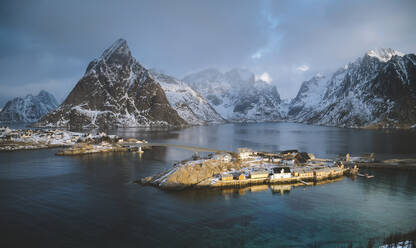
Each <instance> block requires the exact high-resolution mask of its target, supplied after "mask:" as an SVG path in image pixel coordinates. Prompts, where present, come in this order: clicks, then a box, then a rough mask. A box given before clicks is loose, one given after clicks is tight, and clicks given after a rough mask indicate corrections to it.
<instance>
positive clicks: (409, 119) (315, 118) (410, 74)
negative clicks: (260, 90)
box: [288, 49, 416, 128]
mask: <svg viewBox="0 0 416 248" xmlns="http://www.w3.org/2000/svg"><path fill="white" fill-rule="evenodd" d="M288 118H289V119H290V120H295V121H298V122H303V123H308V124H318V125H326V126H337V127H377V128H409V127H412V126H414V125H415V124H416V56H415V55H414V54H407V55H404V54H403V53H401V52H398V51H395V50H393V49H379V50H371V51H368V52H367V53H366V54H365V55H364V56H363V57H361V58H358V59H357V60H356V61H355V62H352V63H349V64H348V65H346V66H345V67H343V68H340V69H339V70H337V71H336V72H335V73H334V74H332V75H331V76H330V77H325V76H322V75H317V76H315V77H313V78H312V79H310V80H309V81H306V82H304V83H303V84H302V86H301V87H300V89H299V92H298V94H297V96H296V97H295V98H294V99H293V100H292V101H291V104H290V107H289V111H288Z"/></svg>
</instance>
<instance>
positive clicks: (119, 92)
mask: <svg viewBox="0 0 416 248" xmlns="http://www.w3.org/2000/svg"><path fill="white" fill-rule="evenodd" d="M186 124H187V123H186V121H185V120H183V119H182V118H181V117H180V116H179V115H178V113H177V112H176V110H174V109H173V108H172V107H171V105H170V103H169V101H168V99H167V98H166V95H165V93H164V91H163V89H162V88H161V86H160V84H159V83H158V82H157V81H156V80H154V78H153V77H152V76H151V75H150V73H149V71H148V70H147V69H145V68H144V67H143V66H141V65H140V64H139V63H138V62H137V61H136V60H135V59H134V58H133V57H132V55H131V52H130V50H129V48H128V46H127V42H126V41H125V40H122V39H120V40H117V41H116V42H115V43H114V44H113V45H112V46H110V47H109V48H107V49H106V50H105V51H104V53H103V54H102V55H101V57H100V58H98V59H95V60H93V61H92V62H91V63H90V64H89V65H88V68H87V70H86V72H85V75H84V76H83V77H82V78H81V80H79V82H78V83H77V84H76V86H75V87H74V88H73V89H72V91H71V92H70V94H69V95H68V97H67V98H66V99H65V101H64V102H63V103H62V104H61V105H60V106H59V108H58V109H56V110H55V111H53V112H51V113H49V114H48V115H46V116H44V117H43V118H41V120H40V121H39V122H38V123H37V125H38V126H53V127H67V128H74V129H80V128H98V127H100V128H109V127H151V126H158V127H160V126H164V127H169V126H183V125H186Z"/></svg>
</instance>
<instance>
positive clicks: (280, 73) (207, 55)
mask: <svg viewBox="0 0 416 248" xmlns="http://www.w3.org/2000/svg"><path fill="white" fill-rule="evenodd" d="M415 11H416V1H413V0H410V1H398V0H395V1H393V0H392V1H382V0H377V1H363V0H357V1H355V0H346V1H331V0H326V1H325V0H324V1H313V0H305V1H289V0H288V1H267V0H266V1H252V0H247V1H244V0H237V1H230V0H227V1H222V0H218V1H213V0H210V1H197V0H195V1H180V0H176V1H170V0H165V1H157V0H149V1H127V0H124V1H123V0H121V1H103V0H96V1H86V0H84V1H76V0H71V1H58V0H51V1H45V0H43V1H42V0H38V1H14V0H13V1H4V0H3V1H2V4H1V5H0V87H1V90H0V105H3V104H4V103H5V102H6V101H7V100H9V99H10V98H12V97H14V96H23V95H25V94H28V93H32V94H37V93H38V92H39V91H40V90H41V89H46V90H49V91H51V92H52V93H54V94H55V95H56V96H57V98H58V100H62V99H63V98H64V97H65V96H66V95H67V94H68V93H69V91H70V90H71V89H72V88H73V87H74V86H75V84H76V83H77V81H78V80H79V79H80V78H81V77H82V75H83V74H84V72H85V69H86V67H87V65H88V63H89V62H90V61H91V60H92V59H94V58H96V57H98V56H100V54H101V53H102V52H103V50H104V49H105V48H106V47H108V46H110V45H111V44H112V43H113V42H114V41H115V40H116V39H118V38H124V39H126V40H127V42H128V45H129V47H130V49H131V51H132V53H133V55H134V57H135V58H136V59H137V60H138V61H139V62H140V63H142V64H143V65H145V66H147V67H148V68H157V69H159V70H161V71H164V72H166V73H168V74H171V75H173V76H176V77H179V78H182V77H183V76H185V75H186V74H187V73H191V72H196V71H198V70H201V69H205V68H218V69H220V70H227V69H230V68H234V67H243V68H247V69H250V70H252V71H253V72H255V73H256V74H257V75H258V76H259V77H260V76H262V78H263V79H266V80H272V83H273V84H275V85H277V88H278V90H279V92H280V94H281V95H282V97H284V98H289V97H293V96H295V95H296V93H297V90H298V89H299V86H300V84H301V83H302V81H303V80H306V79H308V78H310V77H311V76H313V75H314V74H316V73H318V72H319V73H324V74H326V73H329V72H331V71H334V70H336V69H337V68H339V67H341V66H343V65H344V64H346V63H348V62H349V61H353V60H355V59H356V58H357V57H359V56H362V55H363V54H364V53H365V52H366V51H367V50H369V49H372V48H379V47H391V48H394V49H397V50H400V51H402V52H404V53H415V52H416V47H415V44H416V32H415V24H416V15H415Z"/></svg>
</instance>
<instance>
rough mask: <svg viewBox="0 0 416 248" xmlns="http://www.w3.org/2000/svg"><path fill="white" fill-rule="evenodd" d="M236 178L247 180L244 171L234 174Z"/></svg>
mask: <svg viewBox="0 0 416 248" xmlns="http://www.w3.org/2000/svg"><path fill="white" fill-rule="evenodd" d="M234 178H235V179H236V180H246V175H244V173H240V174H236V175H235V176H234Z"/></svg>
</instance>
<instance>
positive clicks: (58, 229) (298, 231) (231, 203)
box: [0, 123, 416, 247]
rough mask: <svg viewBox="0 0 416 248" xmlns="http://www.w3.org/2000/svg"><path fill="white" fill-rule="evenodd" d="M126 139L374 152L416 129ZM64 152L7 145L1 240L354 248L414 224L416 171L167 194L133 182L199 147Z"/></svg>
mask: <svg viewBox="0 0 416 248" xmlns="http://www.w3.org/2000/svg"><path fill="white" fill-rule="evenodd" d="M114 132H115V133H117V134H118V135H120V136H124V137H137V138H144V139H147V140H149V141H154V142H165V143H176V144H185V145H197V146H203V147H210V148H217V149H224V150H235V149H236V148H238V147H251V148H253V149H257V150H265V151H276V150H283V149H293V148H296V149H300V150H303V151H307V152H312V153H315V154H316V155H318V156H321V157H335V156H337V155H338V154H340V153H346V152H350V153H352V154H359V153H364V152H375V153H376V157H377V158H392V157H416V145H415V144H416V143H415V140H416V133H415V132H413V131H371V130H354V129H338V128H328V127H317V126H307V125H300V124H291V123H264V124H227V125H219V126H206V127H192V128H187V129H183V130H174V131H144V130H138V129H124V130H118V131H114ZM56 151H57V150H56V149H51V150H38V151H18V152H2V153H0V199H1V202H0V234H1V236H0V247H22V246H24V245H29V246H31V247H33V246H43V247H93V246H101V247H229V246H236V247H305V246H306V247H308V246H313V245H314V244H317V245H318V246H320V247H345V246H346V245H347V244H349V243H350V241H354V245H355V246H359V245H362V246H366V244H367V240H368V239H369V238H383V237H384V236H385V235H388V234H389V233H391V232H398V231H400V232H407V231H410V230H413V229H414V228H416V205H415V204H416V173H415V172H411V171H401V172H398V171H393V170H376V171H370V172H371V173H372V174H374V175H375V176H376V177H375V178H373V179H371V180H366V179H363V178H357V179H355V180H352V179H350V178H344V179H342V180H341V181H339V182H335V183H331V184H325V185H317V186H314V187H303V186H301V187H296V188H294V187H292V188H291V189H287V188H282V187H280V188H279V187H273V188H270V187H253V188H247V189H243V190H223V191H217V190H206V191H202V190H199V191H185V192H165V191H162V190H159V189H156V188H153V187H143V186H140V185H137V184H134V183H132V181H133V180H135V179H137V178H141V177H145V176H149V175H152V174H154V173H158V172H161V171H163V170H164V169H166V168H169V167H170V166H171V165H172V163H173V162H175V161H178V160H182V159H185V158H189V157H190V156H191V155H192V153H191V152H189V151H183V150H179V149H176V148H162V147H160V148H154V149H152V150H148V151H146V152H145V153H144V154H143V156H142V158H140V157H139V156H138V155H137V154H131V153H114V154H95V155H85V156H75V157H58V156H54V154H55V153H56Z"/></svg>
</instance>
